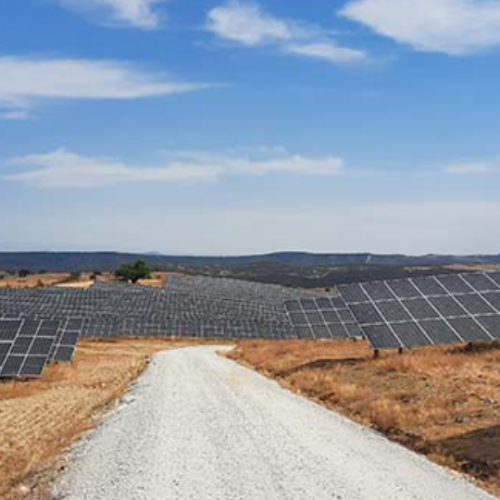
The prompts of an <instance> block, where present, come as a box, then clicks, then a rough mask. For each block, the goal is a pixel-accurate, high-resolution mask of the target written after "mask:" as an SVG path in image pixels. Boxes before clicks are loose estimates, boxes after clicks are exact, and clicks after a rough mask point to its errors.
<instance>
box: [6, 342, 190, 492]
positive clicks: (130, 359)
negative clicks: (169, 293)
mask: <svg viewBox="0 0 500 500" xmlns="http://www.w3.org/2000/svg"><path fill="white" fill-rule="evenodd" d="M186 344H187V342H183V343H182V344H181V343H180V342H174V341H168V340H153V339H148V340H120V341H114V342H113V341H82V342H80V344H79V346H78V349H77V351H76V356H75V360H74V362H73V363H71V364H58V365H52V366H50V367H48V368H47V370H46V371H45V372H44V375H43V377H42V378H40V379H38V380H33V381H26V382H19V381H10V382H3V383H0V498H2V499H3V500H17V499H19V498H29V499H30V500H33V499H35V498H39V497H42V496H43V494H44V489H45V488H46V486H47V484H48V483H49V482H50V478H51V475H52V473H53V472H54V464H55V463H56V462H57V459H58V457H59V456H60V454H61V452H62V451H63V450H65V449H67V448H68V447H69V446H70V445H71V444H72V443H73V442H74V441H75V440H76V439H77V438H78V437H80V436H81V435H82V433H84V432H85V431H87V430H88V429H89V428H91V427H92V426H93V424H94V423H95V422H96V416H97V415H99V413H100V412H102V410H103V409H105V408H107V407H108V406H109V405H110V404H112V403H113V402H114V401H116V400H117V399H118V398H119V397H120V396H121V395H122V394H123V393H124V392H125V391H126V389H127V387H128V386H129V384H130V382H131V381H133V380H134V379H135V378H136V377H137V376H138V375H139V374H140V373H141V371H142V370H143V369H144V368H145V366H146V364H147V362H148V359H149V357H150V356H151V355H152V354H153V353H155V352H157V351H160V350H166V349H171V348H175V347H179V346H181V345H186Z"/></svg>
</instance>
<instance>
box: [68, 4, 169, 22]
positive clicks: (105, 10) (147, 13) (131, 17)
mask: <svg viewBox="0 0 500 500" xmlns="http://www.w3.org/2000/svg"><path fill="white" fill-rule="evenodd" d="M163 2H165V0H60V3H62V5H64V6H66V7H68V8H70V9H73V10H76V11H78V12H82V13H84V14H90V15H92V16H93V17H94V18H95V19H98V20H99V22H100V23H103V22H104V23H109V22H112V23H113V24H118V25H127V26H133V27H135V28H140V29H154V28H157V27H158V26H159V25H160V24H161V16H160V14H159V13H158V11H157V10H156V9H155V8H154V6H155V5H156V4H160V3H163Z"/></svg>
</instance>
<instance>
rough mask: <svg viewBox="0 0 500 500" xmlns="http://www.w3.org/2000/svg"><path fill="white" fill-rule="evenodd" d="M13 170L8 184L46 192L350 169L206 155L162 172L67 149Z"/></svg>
mask: <svg viewBox="0 0 500 500" xmlns="http://www.w3.org/2000/svg"><path fill="white" fill-rule="evenodd" d="M8 165H9V166H11V167H13V166H15V167H23V169H22V170H21V171H19V170H17V171H14V172H11V173H8V174H6V175H5V176H4V179H5V180H8V181H12V182H20V183H24V184H27V185H30V186H34V187H40V188H90V187H100V186H109V185H117V184H123V183H148V182H149V183H151V182H166V183H185V184H193V183H200V182H213V181H217V180H219V179H221V178H223V177H228V176H264V175H267V174H279V173H281V174H285V173H287V174H297V175H318V176H338V175H341V174H342V172H343V169H344V162H343V161H342V159H340V158H336V157H325V158H312V157H306V156H299V155H289V156H273V157H268V158H266V159H262V158H261V159H249V158H242V157H232V156H217V155H212V154H205V153H183V154H182V155H179V156H178V157H177V158H175V159H171V160H170V161H169V162H168V163H167V164H166V165H162V166H158V167H151V166H138V165H137V166H136V165H128V164H126V163H124V162H121V161H118V160H113V159H107V158H92V157H85V156H81V155H79V154H77V153H73V152H70V151H66V150H64V149H60V150H57V151H53V152H51V153H47V154H39V155H28V156H24V157H22V158H14V159H11V160H9V161H8ZM25 168H26V170H25Z"/></svg>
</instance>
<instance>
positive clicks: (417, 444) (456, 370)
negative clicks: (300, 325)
mask: <svg viewBox="0 0 500 500" xmlns="http://www.w3.org/2000/svg"><path fill="white" fill-rule="evenodd" d="M228 356H229V357H230V358H232V359H234V360H237V361H239V362H241V363H243V364H245V365H247V366H251V367H254V368H255V369H257V370H258V371H260V372H262V373H263V374H265V375H267V376H270V377H272V378H275V379H277V380H278V381H279V382H280V383H281V384H282V385H284V386H285V387H287V388H289V389H291V390H293V391H295V392H297V393H300V394H302V395H304V396H307V397H309V398H311V399H313V400H315V401H317V402H319V403H320V404H322V405H324V406H326V407H328V408H331V409H335V410H336V411H338V412H340V413H342V414H344V415H346V416H348V417H350V418H352V419H353V420H356V421H357V422H360V423H362V424H364V425H368V426H371V427H373V428H375V429H377V430H379V431H381V432H383V433H385V434H386V435H387V436H388V437H390V438H391V439H393V440H396V441H398V442H400V443H402V444H404V445H405V446H408V447H410V448H412V449H414V450H416V451H419V452H421V453H424V454H426V455H427V456H428V457H429V458H431V459H432V460H434V461H436V462H438V463H440V464H442V465H445V466H448V467H451V468H454V469H455V470H458V471H460V472H463V473H467V474H469V475H470V476H471V477H473V478H474V479H475V480H477V481H478V482H479V483H480V484H481V485H482V486H483V487H485V488H487V489H489V490H490V491H491V492H493V493H495V494H497V495H498V494H500V451H499V450H500V348H499V346H491V345H488V346H486V345H485V346H483V347H479V348H476V349H474V350H473V351H468V350H466V349H463V348H460V347H454V348H452V347H450V348H437V347H433V348H426V349H417V350H414V351H412V352H405V353H404V354H403V355H397V354H395V353H386V354H383V355H382V357H381V358H380V359H374V358H373V354H372V352H371V350H370V349H369V347H368V345H367V344H366V343H365V342H354V341H344V342H335V341H331V342H307V341H281V342H280V341H241V342H239V344H238V347H237V348H236V349H235V350H233V351H231V352H230V353H228Z"/></svg>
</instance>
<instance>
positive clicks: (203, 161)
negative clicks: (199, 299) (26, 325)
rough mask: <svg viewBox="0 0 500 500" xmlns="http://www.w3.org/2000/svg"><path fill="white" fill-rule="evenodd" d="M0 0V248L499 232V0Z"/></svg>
mask: <svg viewBox="0 0 500 500" xmlns="http://www.w3.org/2000/svg"><path fill="white" fill-rule="evenodd" d="M0 8H1V10H0V12H1V14H0V250H3V251H20V250H69V251H71V250H88V251H90V250H117V251H136V252H152V251H155V252H163V253H168V254H191V255H237V254H252V253H265V252H271V251H281V250H297V251H313V252H332V253H333V252H376V253H407V254H424V253H455V254H477V253H494V254H497V253H499V252H500V231H499V229H500V223H499V221H500V141H499V138H500V90H499V89H500V1H496V0H488V1H487V0H347V1H344V0H338V1H328V0H308V1H307V2H291V1H289V0H266V1H260V2H257V1H246V0H229V1H224V0H197V1H194V2H193V1H192V2H188V1H185V0H16V1H12V0H0Z"/></svg>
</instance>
